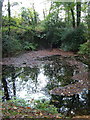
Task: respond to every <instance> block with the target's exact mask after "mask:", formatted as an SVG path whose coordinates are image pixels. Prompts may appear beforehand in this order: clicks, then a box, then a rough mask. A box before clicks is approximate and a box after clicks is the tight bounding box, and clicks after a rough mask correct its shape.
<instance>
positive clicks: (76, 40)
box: [61, 26, 86, 51]
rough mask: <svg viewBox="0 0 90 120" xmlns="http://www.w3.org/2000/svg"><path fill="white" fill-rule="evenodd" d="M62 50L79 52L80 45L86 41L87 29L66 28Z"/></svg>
mask: <svg viewBox="0 0 90 120" xmlns="http://www.w3.org/2000/svg"><path fill="white" fill-rule="evenodd" d="M61 41H62V45H61V48H62V49H64V50H66V51H78V49H79V46H80V44H82V43H84V42H85V41H86V37H85V27H84V26H80V27H77V28H74V29H73V28H69V29H68V28H65V29H64V31H63V32H62V38H61Z"/></svg>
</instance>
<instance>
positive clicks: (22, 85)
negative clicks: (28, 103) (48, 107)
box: [16, 68, 50, 99]
mask: <svg viewBox="0 0 90 120" xmlns="http://www.w3.org/2000/svg"><path fill="white" fill-rule="evenodd" d="M26 77H27V79H28V81H27V82H26V81H23V80H22V79H21V78H20V77H17V79H16V90H17V92H16V93H17V97H19V98H24V99H33V98H34V99H40V98H41V99H43V98H44V99H49V98H50V95H49V94H48V91H47V94H46V91H45V89H44V88H45V87H46V85H47V83H48V79H47V76H45V75H44V69H43V68H40V73H39V74H38V76H37V78H36V81H35V82H34V81H33V80H32V79H31V78H30V76H26Z"/></svg>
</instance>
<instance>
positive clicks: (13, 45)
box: [2, 35, 22, 55]
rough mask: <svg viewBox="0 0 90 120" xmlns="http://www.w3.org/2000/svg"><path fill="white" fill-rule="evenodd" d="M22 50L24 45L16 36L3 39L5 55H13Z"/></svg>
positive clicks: (5, 36) (6, 36)
mask: <svg viewBox="0 0 90 120" xmlns="http://www.w3.org/2000/svg"><path fill="white" fill-rule="evenodd" d="M21 50H22V45H21V44H20V42H19V40H17V39H16V38H15V37H14V36H8V35H4V36H3V37H2V52H3V55H12V54H13V53H16V52H17V51H21Z"/></svg>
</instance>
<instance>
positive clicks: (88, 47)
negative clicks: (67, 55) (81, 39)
mask: <svg viewBox="0 0 90 120" xmlns="http://www.w3.org/2000/svg"><path fill="white" fill-rule="evenodd" d="M78 53H79V54H83V55H87V56H89V57H90V42H85V43H84V44H81V45H80V48H79V52H78Z"/></svg>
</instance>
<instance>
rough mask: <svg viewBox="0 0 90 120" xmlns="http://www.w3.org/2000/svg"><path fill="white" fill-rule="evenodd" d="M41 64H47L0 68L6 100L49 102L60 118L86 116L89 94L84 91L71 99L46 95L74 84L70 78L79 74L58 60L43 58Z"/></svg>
mask: <svg viewBox="0 0 90 120" xmlns="http://www.w3.org/2000/svg"><path fill="white" fill-rule="evenodd" d="M42 60H43V61H48V62H47V63H44V62H43V64H41V65H38V66H34V67H33V68H31V67H20V68H19V67H14V66H3V78H4V80H5V82H4V83H3V90H4V85H6V86H5V87H7V90H6V91H8V94H9V95H8V97H10V98H12V97H13V96H14V97H16V98H23V99H25V100H31V99H35V100H37V99H39V100H40V99H45V100H50V103H51V104H54V105H55V106H56V107H57V108H58V111H59V112H62V113H64V114H68V115H69V114H90V90H88V89H86V88H84V89H83V90H82V92H81V93H79V94H74V95H73V96H64V95H51V94H50V90H52V89H53V88H55V87H64V86H66V85H68V84H73V83H75V82H77V80H73V79H72V76H74V75H76V74H78V73H79V72H80V71H79V70H78V69H77V66H75V65H72V66H71V65H70V64H68V63H67V62H66V61H65V59H64V58H61V57H60V56H51V57H46V58H44V59H42ZM83 65H84V64H83ZM84 69H85V71H87V70H88V68H87V66H85V65H84ZM5 83H7V84H5Z"/></svg>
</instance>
